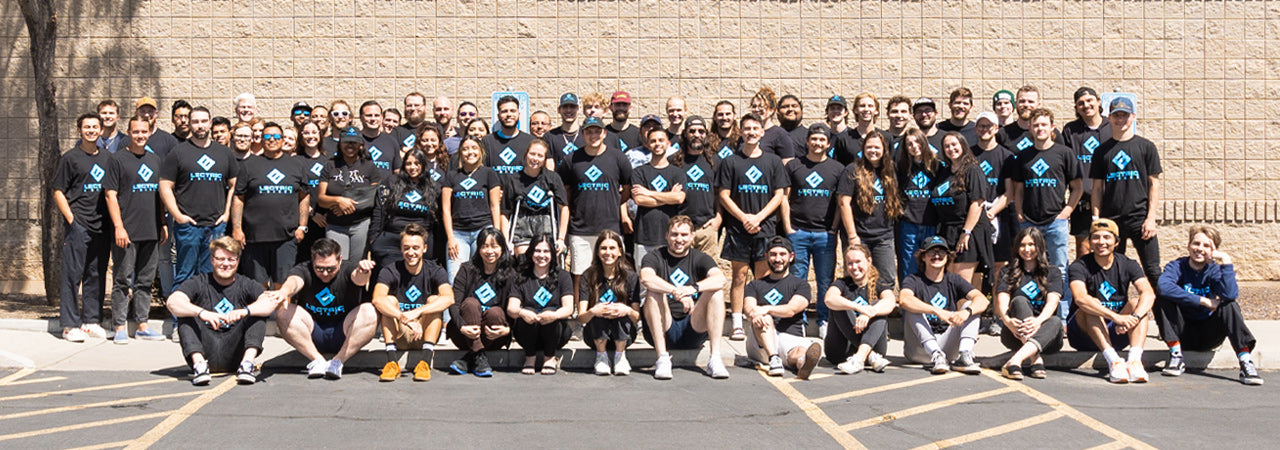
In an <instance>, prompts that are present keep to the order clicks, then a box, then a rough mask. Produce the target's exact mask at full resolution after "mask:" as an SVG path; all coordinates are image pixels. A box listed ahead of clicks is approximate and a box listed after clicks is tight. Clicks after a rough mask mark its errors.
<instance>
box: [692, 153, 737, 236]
mask: <svg viewBox="0 0 1280 450" xmlns="http://www.w3.org/2000/svg"><path fill="white" fill-rule="evenodd" d="M730 154H732V150H731V151H730ZM681 168H682V169H684V176H685V182H684V203H683V204H682V205H681V209H680V214H684V215H686V216H689V219H690V220H692V221H693V226H694V228H695V229H697V228H701V227H702V226H703V225H704V224H706V223H707V221H709V220H711V219H712V218H714V217H715V216H716V186H715V183H713V182H712V181H713V179H714V178H715V169H714V168H712V167H711V161H709V160H708V159H707V158H706V156H705V155H702V154H698V155H689V154H685V156H684V166H683V167H681Z"/></svg>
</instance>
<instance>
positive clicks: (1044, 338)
mask: <svg viewBox="0 0 1280 450" xmlns="http://www.w3.org/2000/svg"><path fill="white" fill-rule="evenodd" d="M1035 316H1036V311H1035V309H1033V308H1032V307H1031V301H1030V300H1028V299H1027V297H1026V296H1025V295H1019V296H1016V297H1014V298H1013V299H1012V300H1009V317H1012V318H1015V319H1019V320H1023V319H1028V318H1031V317H1035ZM1030 340H1031V341H1033V342H1035V344H1036V347H1037V348H1039V349H1040V354H1042V355H1048V354H1053V353H1058V352H1059V351H1061V350H1062V319H1061V318H1059V317H1058V315H1057V314H1054V315H1053V317H1050V318H1049V320H1046V321H1044V323H1042V324H1040V329H1039V330H1037V331H1036V334H1033V335H1031V339H1030ZM1000 343H1001V344H1004V348H1007V349H1009V350H1015V351H1016V350H1018V349H1020V348H1022V344H1023V342H1022V341H1021V340H1018V337H1017V336H1014V335H1013V330H1011V329H1009V327H1004V329H1002V330H1000Z"/></svg>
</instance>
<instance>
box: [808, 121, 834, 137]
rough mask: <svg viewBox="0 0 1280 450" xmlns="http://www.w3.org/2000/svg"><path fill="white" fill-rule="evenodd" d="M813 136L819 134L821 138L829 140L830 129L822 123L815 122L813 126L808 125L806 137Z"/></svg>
mask: <svg viewBox="0 0 1280 450" xmlns="http://www.w3.org/2000/svg"><path fill="white" fill-rule="evenodd" d="M815 134H821V135H823V136H826V137H827V139H831V127H829V126H827V124H825V123H822V122H817V123H814V124H813V125H809V134H808V135H809V136H813V135H815Z"/></svg>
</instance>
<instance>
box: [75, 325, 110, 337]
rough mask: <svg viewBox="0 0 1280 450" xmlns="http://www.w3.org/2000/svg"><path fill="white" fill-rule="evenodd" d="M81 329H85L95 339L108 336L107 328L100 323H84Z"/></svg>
mask: <svg viewBox="0 0 1280 450" xmlns="http://www.w3.org/2000/svg"><path fill="white" fill-rule="evenodd" d="M80 331H84V333H85V334H87V335H89V337H91V338H94V339H106V338H107V330H106V329H104V328H102V325H98V324H96V323H91V324H86V325H83V326H81V327H80Z"/></svg>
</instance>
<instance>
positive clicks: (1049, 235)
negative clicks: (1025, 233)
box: [1018, 219, 1072, 323]
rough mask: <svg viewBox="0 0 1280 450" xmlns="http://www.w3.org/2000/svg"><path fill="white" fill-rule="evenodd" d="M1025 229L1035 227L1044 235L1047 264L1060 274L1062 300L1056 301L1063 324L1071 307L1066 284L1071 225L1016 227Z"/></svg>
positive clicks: (1062, 221)
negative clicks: (1054, 267)
mask: <svg viewBox="0 0 1280 450" xmlns="http://www.w3.org/2000/svg"><path fill="white" fill-rule="evenodd" d="M1027 227H1036V228H1039V229H1040V232H1041V233H1044V246H1045V247H1047V248H1046V249H1045V256H1047V257H1049V264H1053V265H1054V266H1057V267H1058V270H1059V271H1061V272H1062V299H1061V300H1059V301H1058V317H1060V318H1062V320H1063V322H1064V323H1065V322H1066V320H1067V310H1068V309H1070V307H1071V284H1070V283H1068V282H1067V266H1068V265H1070V264H1071V251H1072V250H1071V225H1070V222H1069V221H1068V220H1067V219H1054V221H1053V222H1052V223H1050V224H1048V225H1035V224H1032V223H1030V222H1022V223H1021V224H1019V225H1018V229H1019V230H1022V229H1024V228H1027Z"/></svg>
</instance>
